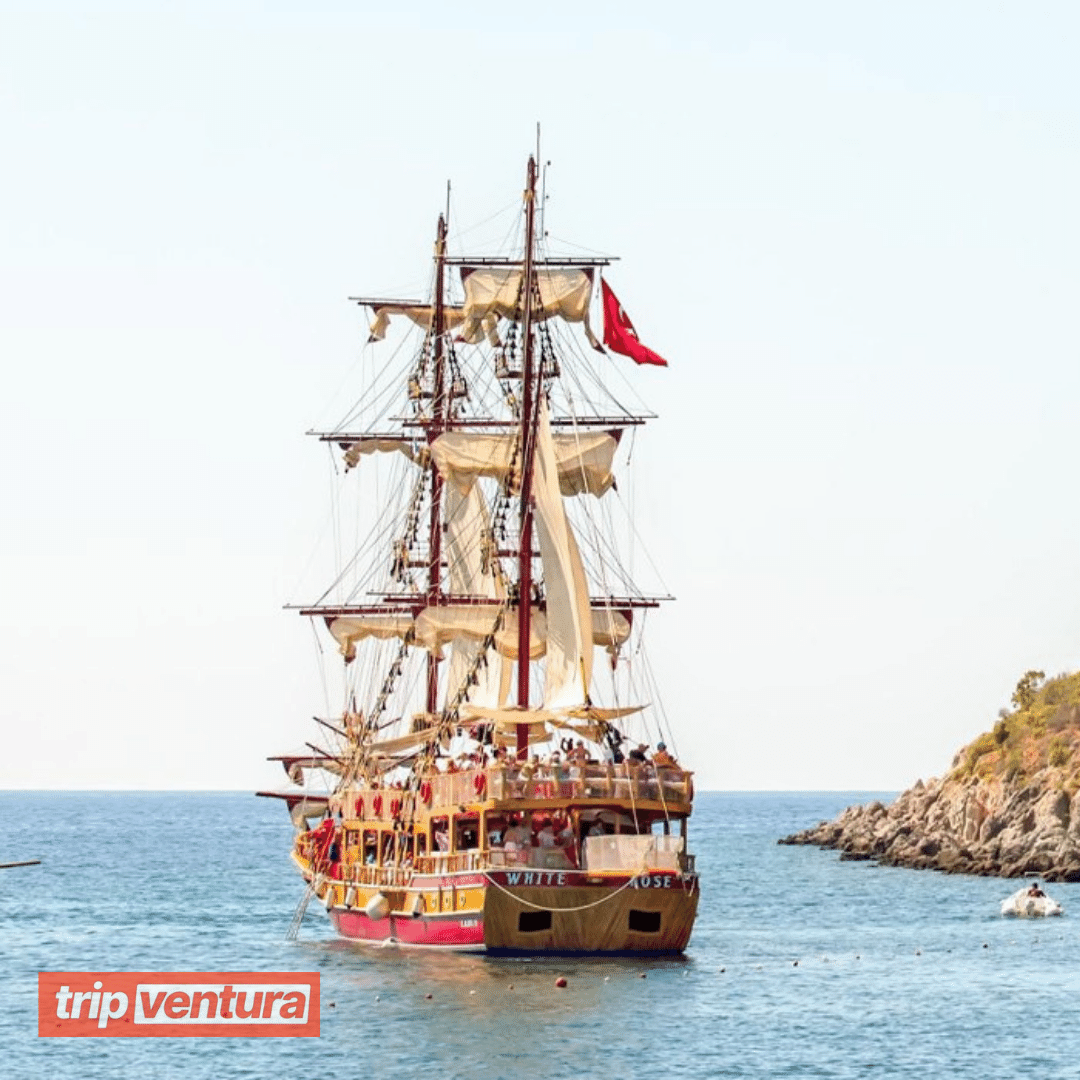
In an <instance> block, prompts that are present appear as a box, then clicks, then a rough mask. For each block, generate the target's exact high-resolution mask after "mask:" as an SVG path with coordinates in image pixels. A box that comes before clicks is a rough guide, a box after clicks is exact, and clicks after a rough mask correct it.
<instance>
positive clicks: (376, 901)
mask: <svg viewBox="0 0 1080 1080" xmlns="http://www.w3.org/2000/svg"><path fill="white" fill-rule="evenodd" d="M364 914H365V915H366V916H367V917H368V918H369V919H385V918H386V916H387V915H389V914H390V901H389V900H387V899H386V894H385V893H381V892H377V893H376V894H375V895H374V896H373V897H372V898H371V899H370V900H369V901H368V902H367V903H366V904H365V905H364Z"/></svg>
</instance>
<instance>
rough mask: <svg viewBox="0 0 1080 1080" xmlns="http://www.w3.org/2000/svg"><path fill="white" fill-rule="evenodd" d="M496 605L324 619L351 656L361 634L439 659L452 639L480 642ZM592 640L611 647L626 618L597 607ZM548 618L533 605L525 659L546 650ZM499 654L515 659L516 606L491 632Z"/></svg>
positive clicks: (626, 627)
mask: <svg viewBox="0 0 1080 1080" xmlns="http://www.w3.org/2000/svg"><path fill="white" fill-rule="evenodd" d="M498 611H499V609H498V608H497V607H496V606H495V605H494V604H490V605H488V604H442V605H438V606H432V607H426V608H424V609H423V610H422V611H421V612H420V614H419V615H418V616H417V617H416V619H415V620H414V619H412V618H411V617H410V616H408V615H359V616H357V615H341V616H338V617H336V618H330V619H327V620H326V623H327V626H328V627H329V629H330V633H331V634H332V635H333V636H334V638H335V640H336V641H337V642H338V644H339V645H340V646H341V652H342V655H343V656H344V657H345V659H346V660H351V659H353V657H354V656H355V655H356V643H357V642H358V641H361V640H363V639H364V638H366V637H374V638H394V637H396V638H399V639H404V638H405V637H406V636H408V635H409V634H410V633H411V634H412V637H413V642H414V643H415V644H416V645H418V646H420V647H421V648H424V649H427V650H428V651H429V652H431V653H432V654H433V655H435V656H437V657H439V658H440V659H441V658H442V655H443V648H444V646H446V645H449V644H452V643H454V642H456V641H476V642H480V641H483V640H484V638H486V637H487V636H488V634H490V633H491V632H492V630H493V628H494V626H495V621H496V619H497V617H498ZM591 614H592V642H593V644H594V645H600V646H603V647H606V648H607V649H608V650H609V651H612V652H614V651H615V650H616V649H618V648H619V647H620V646H621V645H622V644H623V643H624V642H625V641H626V639H627V638H628V637H629V636H630V621H629V620H628V619H627V618H626V616H625V615H624V614H623V613H622V612H621V611H615V610H613V609H597V610H594V611H593V612H592V613H591ZM547 641H548V619H547V615H546V614H545V612H543V611H541V610H539V609H538V608H534V609H533V612H532V616H531V620H530V637H529V658H530V659H531V660H539V659H540V658H541V657H542V656H544V655H545V653H546V652H547ZM495 649H496V651H497V652H498V653H499V655H500V656H504V657H506V658H507V659H508V660H516V659H517V655H518V638H517V608H516V607H511V608H507V610H506V614H505V616H504V617H503V621H502V629H500V630H499V632H498V633H496V635H495Z"/></svg>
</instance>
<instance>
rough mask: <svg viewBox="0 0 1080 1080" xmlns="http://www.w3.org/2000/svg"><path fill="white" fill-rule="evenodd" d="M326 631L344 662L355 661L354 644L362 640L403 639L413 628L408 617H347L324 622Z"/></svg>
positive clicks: (410, 618) (411, 621)
mask: <svg viewBox="0 0 1080 1080" xmlns="http://www.w3.org/2000/svg"><path fill="white" fill-rule="evenodd" d="M326 626H327V629H329V631H330V633H331V634H332V635H333V636H334V640H335V641H337V643H338V645H339V646H340V648H341V655H342V656H344V657H345V659H346V661H350V660H355V659H356V643H357V642H358V641H363V639H364V638H369V637H372V638H379V639H381V640H384V641H385V640H388V639H390V638H404V637H405V636H406V635H407V634H408V633H409V632H410V631H411V630H412V628H413V620H412V617H411V616H409V615H348V616H342V617H339V618H336V619H327V620H326Z"/></svg>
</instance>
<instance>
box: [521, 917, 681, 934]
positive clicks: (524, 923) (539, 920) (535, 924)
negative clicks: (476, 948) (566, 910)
mask: <svg viewBox="0 0 1080 1080" xmlns="http://www.w3.org/2000/svg"><path fill="white" fill-rule="evenodd" d="M632 914H633V912H631V915H632ZM659 918H660V916H659V915H658V916H657V919H659ZM550 929H551V912H550V911H523V912H521V913H520V914H519V915H518V931H519V933H522V934H534V933H536V932H537V931H538V930H550Z"/></svg>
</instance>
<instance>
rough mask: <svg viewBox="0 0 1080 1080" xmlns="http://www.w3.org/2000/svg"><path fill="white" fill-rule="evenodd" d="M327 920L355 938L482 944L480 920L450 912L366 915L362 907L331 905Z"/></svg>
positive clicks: (471, 946) (435, 945) (424, 943)
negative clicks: (438, 913) (439, 913)
mask: <svg viewBox="0 0 1080 1080" xmlns="http://www.w3.org/2000/svg"><path fill="white" fill-rule="evenodd" d="M330 921H331V922H332V923H333V924H334V929H335V930H336V931H337V932H338V933H339V934H340V935H341V936H342V937H346V938H352V939H354V940H358V941H380V942H381V941H391V940H392V941H395V942H397V943H399V944H401V945H413V946H428V947H431V948H442V949H475V950H478V951H483V948H484V920H483V919H482V918H462V917H460V916H458V915H456V914H454V913H449V914H446V915H419V916H417V917H415V918H413V917H410V916H408V915H390V916H389V917H388V918H385V919H369V918H368V917H367V915H365V914H364V913H363V911H358V910H355V909H353V910H346V909H344V908H334V910H333V911H331V912H330Z"/></svg>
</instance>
